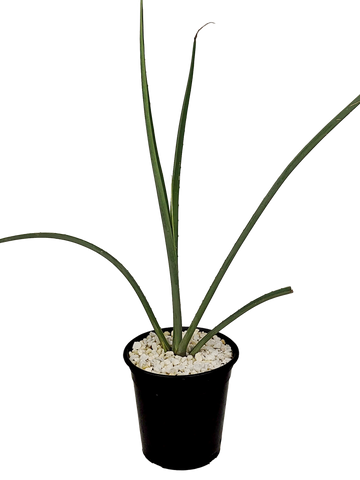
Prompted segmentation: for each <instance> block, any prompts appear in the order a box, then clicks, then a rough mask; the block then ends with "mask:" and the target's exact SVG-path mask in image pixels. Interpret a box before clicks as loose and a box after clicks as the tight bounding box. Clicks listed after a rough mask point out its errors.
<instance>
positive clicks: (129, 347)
mask: <svg viewBox="0 0 360 480" xmlns="http://www.w3.org/2000/svg"><path fill="white" fill-rule="evenodd" d="M188 328H189V327H182V330H187V329H188ZM198 328H199V327H198ZM161 330H162V331H163V332H166V331H171V330H173V327H170V328H162V329H161ZM199 330H200V331H203V332H206V333H208V332H210V329H209V328H205V327H200V328H199ZM152 332H155V330H149V331H148V332H144V333H141V334H140V335H137V336H136V337H135V338H133V339H132V340H130V342H128V344H127V345H126V347H125V348H124V352H123V358H124V361H125V363H126V365H127V366H128V367H129V368H130V370H131V371H132V372H133V373H135V374H137V375H145V377H146V376H148V378H161V379H164V380H165V379H174V378H176V379H178V380H177V381H179V379H180V380H182V381H183V380H184V379H186V380H188V379H190V378H199V377H206V376H209V375H213V374H214V372H219V371H220V370H222V369H224V368H226V369H229V370H231V369H232V367H233V366H234V365H235V363H236V362H237V361H238V359H239V355H240V352H239V348H238V346H237V345H236V343H235V342H234V340H232V339H231V338H229V337H228V336H227V335H224V334H223V333H221V332H219V333H217V334H216V335H217V336H218V337H219V338H221V339H223V340H225V342H226V344H228V345H230V346H231V350H232V353H233V356H232V359H231V360H230V361H229V362H227V363H225V364H224V365H221V367H217V368H214V369H213V370H208V371H207V372H200V373H194V374H192V375H162V374H161V373H155V372H147V371H146V370H143V369H141V368H139V367H137V366H136V365H134V364H133V363H132V362H131V361H130V358H129V352H130V351H131V350H132V345H133V343H134V342H137V341H139V340H142V339H143V338H145V337H147V336H148V335H149V333H152ZM166 381H175V380H166Z"/></svg>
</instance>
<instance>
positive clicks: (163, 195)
mask: <svg viewBox="0 0 360 480" xmlns="http://www.w3.org/2000/svg"><path fill="white" fill-rule="evenodd" d="M202 28H203V27H202ZM200 30H201V29H200ZM200 30H199V31H200ZM199 31H198V32H197V33H196V35H195V38H194V43H193V51H192V57H191V65H190V72H189V78H188V83H187V87H186V91H185V97H184V103H183V109H182V112H181V118H180V122H179V129H178V136H177V143H176V152H175V159H174V168H173V177H172V185H171V198H170V199H169V198H168V194H167V191H166V187H165V182H164V178H163V173H162V168H161V164H160V160H159V156H158V152H157V146H156V139H155V132H154V126H153V122H152V114H151V106H150V98H149V91H148V85H147V75H146V65H145V47H144V43H145V42H144V22H143V6H142V2H141V21H140V58H141V80H142V93H143V103H144V113H145V122H146V128H147V136H148V142H149V150H150V158H151V163H152V168H153V173H154V180H155V185H156V191H157V196H158V202H159V209H160V214H161V219H162V224H163V230H164V238H165V243H166V251H167V257H168V263H169V272H170V280H171V291H172V305H173V325H172V326H171V327H167V328H161V327H160V325H159V323H158V321H157V319H156V317H155V315H154V313H153V310H152V308H151V307H150V305H149V303H148V301H147V299H146V297H145V295H144V293H143V291H142V289H141V288H140V286H139V285H138V283H137V282H136V280H135V279H134V277H133V276H132V275H131V274H130V272H129V271H128V270H127V269H126V268H125V267H124V265H123V264H122V263H120V262H119V261H118V260H117V259H116V258H115V257H113V256H112V255H110V254H109V253H107V252H106V251H104V250H103V249H101V248H99V247H97V246H96V245H94V244H92V243H90V242H88V241H85V240H82V239H80V238H77V237H74V236H70V235H67V234H60V233H48V232H39V233H28V234H21V235H14V236H10V237H5V238H2V239H0V243H4V242H9V241H13V240H20V239H27V238H54V239H59V240H65V241H68V242H72V243H76V244H79V245H81V246H84V247H86V248H88V249H90V250H92V251H94V252H96V253H98V254H99V255H101V256H102V257H104V258H105V259H107V260H108V261H109V262H111V263H112V264H113V265H114V266H115V267H116V268H117V269H118V270H119V271H120V272H121V273H122V274H123V275H124V276H125V278H126V279H127V280H128V282H129V283H130V285H131V286H132V287H133V289H134V291H135V293H136V294H137V296H138V298H139V300H140V301H141V304H142V306H143V307H144V310H145V312H146V314H147V316H148V317H149V320H150V322H151V324H152V327H153V332H152V333H153V334H154V335H156V341H154V342H153V343H155V347H154V348H153V347H151V349H152V350H159V351H160V352H161V353H160V356H161V355H162V356H163V357H162V358H164V356H166V354H168V358H172V357H175V356H177V357H180V359H181V358H184V359H187V360H190V361H193V360H194V358H196V355H197V354H200V355H201V351H204V350H201V349H202V348H204V347H205V344H206V343H209V342H214V340H213V338H214V336H215V335H216V336H218V338H219V341H217V340H215V343H216V342H218V343H221V344H222V345H224V344H226V345H230V346H231V349H232V357H228V358H230V360H229V361H228V362H226V363H224V364H223V365H222V366H220V367H218V368H215V369H210V370H206V371H201V370H200V371H199V372H197V371H195V372H194V371H193V370H190V371H189V372H188V373H189V375H188V374H183V373H184V372H178V374H176V373H174V372H173V371H171V370H172V369H173V370H176V369H175V368H173V367H171V368H170V371H168V372H166V371H160V372H157V371H156V370H155V369H154V367H151V366H148V363H147V362H148V358H143V359H142V361H143V365H142V366H141V365H140V366H136V365H134V362H135V363H136V361H137V360H141V355H145V357H149V355H147V353H146V350H149V349H150V347H146V348H145V349H144V350H145V353H144V354H140V355H139V352H141V351H142V350H143V348H142V345H141V341H142V340H144V339H145V338H146V337H148V336H149V335H150V332H146V333H143V334H141V335H139V336H138V337H136V338H134V339H132V340H131V341H130V342H129V343H128V345H127V346H126V347H125V350H124V360H125V362H126V363H127V365H128V366H129V368H130V369H131V372H132V375H133V379H134V386H135V392H136V394H137V405H138V412H139V421H140V430H141V434H142V441H143V450H144V453H145V455H146V456H147V458H149V460H151V461H153V462H154V463H157V464H159V465H162V466H164V467H167V468H173V469H189V468H197V467H200V466H203V465H205V464H207V463H209V462H210V461H211V460H212V459H213V458H215V457H216V456H217V455H218V453H219V451H220V442H221V433H222V425H223V419H224V411H225V404H226V395H227V386H228V380H229V378H230V373H231V368H232V367H233V365H234V363H235V362H236V361H237V359H238V349H237V346H236V344H235V343H234V342H233V341H232V340H230V339H229V338H228V337H226V336H224V335H222V334H219V332H220V331H221V330H222V329H223V328H224V327H226V326H227V325H228V324H229V323H231V322H233V321H234V320H235V319H237V318H239V317H240V316H241V315H243V314H244V313H246V312H247V311H249V310H250V309H252V308H254V307H255V306H258V305H260V304H261V303H264V302H266V301H268V300H271V299H274V298H276V297H279V296H282V295H287V294H289V293H292V289H291V287H285V288H280V289H277V290H275V291H272V292H269V293H265V294H264V295H262V296H260V297H258V298H256V299H255V300H253V301H252V302H250V303H248V304H246V305H245V306H243V307H241V308H240V309H239V310H237V311H236V312H234V313H233V314H232V315H230V316H229V317H227V318H226V319H225V320H223V321H222V322H221V323H219V324H218V325H217V326H216V327H215V328H213V329H211V330H209V329H205V328H202V330H203V331H204V332H205V335H203V336H201V335H199V334H198V331H197V327H198V325H199V322H200V320H201V318H202V316H203V314H204V312H205V310H206V308H207V306H208V305H209V302H210V301H211V299H212V297H213V295H214V293H215V291H216V290H217V288H218V286H219V284H220V282H221V280H222V278H223V277H224V275H225V273H226V271H227V269H228V267H229V266H230V264H231V262H232V260H233V259H234V257H235V255H236V254H237V252H238V251H239V249H240V247H241V246H242V244H243V242H244V241H245V239H246V238H247V236H248V234H249V233H250V231H251V230H252V228H253V227H254V225H255V224H256V222H257V220H258V219H259V217H260V216H261V214H262V213H263V211H264V210H265V208H266V207H267V205H268V204H269V202H270V201H271V199H272V198H273V197H274V195H275V193H276V192H277V191H278V190H279V188H280V187H281V185H282V184H283V183H284V181H285V180H286V179H287V178H288V176H289V175H290V174H291V173H292V171H293V170H294V169H295V168H296V167H297V166H298V165H299V163H300V162H301V161H302V160H303V159H304V158H305V156H306V155H307V154H308V153H309V152H310V151H311V150H312V149H313V148H314V147H315V146H316V145H317V144H318V143H319V142H320V141H321V140H322V139H323V138H324V137H325V136H326V135H327V134H328V133H329V132H330V131H331V130H332V129H334V128H335V127H336V126H337V125H338V124H339V123H340V122H341V121H342V120H343V119H344V118H345V117H346V116H347V115H348V114H349V113H351V111H353V110H354V109H355V108H356V107H357V106H358V104H359V103H360V95H359V96H358V97H356V98H355V99H354V100H353V101H352V102H350V103H349V105H347V106H346V107H345V108H344V109H343V110H342V111H341V112H340V113H339V114H338V115H336V116H335V117H334V118H333V119H332V120H331V121H330V122H329V123H328V124H327V125H326V126H325V127H324V128H323V129H322V130H321V131H320V132H319V133H318V134H317V135H316V136H315V137H314V138H313V139H312V140H311V141H310V142H309V143H308V144H307V145H306V146H305V147H304V148H303V149H302V150H301V151H300V152H299V154H298V155H297V156H296V157H295V158H294V159H293V160H292V161H291V162H290V164H289V165H288V166H287V167H286V169H285V170H284V171H283V173H282V174H281V175H280V176H279V178H278V179H277V180H276V182H275V183H274V185H273V186H272V187H271V189H270V190H269V192H268V193H267V195H266V196H265V197H264V199H263V201H262V202H261V203H260V205H259V207H258V208H257V209H256V211H255V213H254V214H253V216H252V217H251V219H250V220H249V222H248V223H247V225H246V226H245V228H244V230H243V232H242V233H241V235H240V236H239V238H238V239H237V241H236V242H235V244H234V246H233V248H232V249H231V251H230V253H229V255H228V256H227V257H226V259H225V261H224V263H223V265H222V266H221V268H220V270H219V272H218V274H217V275H216V277H215V279H214V281H213V283H212V284H211V285H210V288H209V290H208V292H207V294H206V295H205V297H204V299H203V301H202V303H201V305H200V306H199V309H198V311H197V313H196V315H195V317H194V319H193V320H192V322H191V323H190V324H189V326H188V327H183V322H182V316H181V304H180V289H179V278H178V213H179V211H178V208H179V188H180V168H181V160H182V147H183V139H184V133H185V126H186V119H187V110H188V105H189V99H190V93H191V87H192V79H193V72H194V62H195V53H196V42H197V35H198V33H199ZM171 329H172V332H171V333H170V330H171ZM185 331H186V333H185ZM166 332H168V333H166ZM194 334H195V335H198V338H197V341H196V344H195V345H191V344H190V342H191V340H192V339H193V338H194ZM218 334H219V335H218ZM154 335H150V337H151V338H153V339H154V338H155V337H154ZM139 343H140V345H138V344H139ZM135 344H136V345H135ZM212 345H213V343H212ZM189 346H191V348H190V349H189ZM222 348H223V347H222V346H221V345H220V346H219V350H221V349H222ZM132 350H134V351H135V353H133V354H131V351H132ZM222 351H223V350H222ZM150 353H152V352H150ZM131 357H133V358H131ZM137 357H139V358H137ZM198 358H199V357H198ZM180 359H179V358H177V360H178V361H179V362H180V361H182V360H180ZM210 362H211V361H210ZM210 362H208V363H210ZM167 365H169V364H167ZM174 365H175V364H174ZM191 395H193V396H194V397H195V398H197V399H200V400H202V401H203V403H204V404H206V405H207V407H208V410H206V411H205V413H204V423H203V425H201V429H202V431H203V432H205V434H204V437H205V438H206V441H205V442H204V445H203V446H204V448H203V449H201V452H198V451H197V452H193V450H192V448H191V447H190V448H189V447H188V446H187V445H185V440H186V438H185V437H184V436H182V435H181V434H180V432H179V431H175V432H174V435H173V438H174V441H175V442H178V443H177V444H176V446H175V447H174V444H172V445H171V448H169V449H167V446H168V441H167V439H166V438H165V436H164V434H163V432H162V431H159V428H158V423H157V421H156V420H157V418H158V416H159V415H163V414H164V409H165V408H167V407H168V408H169V410H168V411H170V412H171V411H178V410H179V408H180V406H181V405H182V406H183V407H184V408H185V406H184V403H185V402H186V399H187V398H189V396H191ZM215 397H216V398H215ZM174 399H176V400H177V401H178V402H179V404H174V403H173V402H174ZM184 412H185V413H184ZM191 412H192V409H190V408H189V409H188V410H186V409H185V410H183V422H189V425H191V417H190V415H191ZM184 430H186V428H184ZM164 450H165V451H164ZM179 452H180V453H179Z"/></svg>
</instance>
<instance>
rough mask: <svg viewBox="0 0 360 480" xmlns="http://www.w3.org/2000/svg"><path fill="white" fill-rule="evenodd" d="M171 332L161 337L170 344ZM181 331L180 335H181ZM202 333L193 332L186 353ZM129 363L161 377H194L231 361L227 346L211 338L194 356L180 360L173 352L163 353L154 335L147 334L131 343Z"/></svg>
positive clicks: (216, 338) (215, 338)
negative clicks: (138, 340)
mask: <svg viewBox="0 0 360 480" xmlns="http://www.w3.org/2000/svg"><path fill="white" fill-rule="evenodd" d="M172 333H173V332H171V333H170V332H164V335H165V338H166V340H167V341H168V343H169V344H170V345H172ZM184 335H185V332H183V336H184ZM205 335H206V332H200V331H199V330H198V329H196V330H195V332H194V334H193V337H192V339H191V341H190V343H189V346H188V352H190V351H191V350H192V348H194V346H195V345H196V344H197V343H198V341H199V340H201V338H203V337H204V336H205ZM129 358H130V361H131V362H132V363H133V364H134V365H136V366H137V367H139V368H141V369H142V370H146V371H147V372H153V373H158V374H161V375H194V374H196V373H202V372H207V371H209V370H214V369H215V368H219V367H221V366H222V365H225V364H226V363H228V362H229V361H230V360H231V359H232V350H231V347H230V345H227V344H226V343H225V340H221V339H220V338H219V337H218V336H217V335H214V336H213V337H212V339H211V340H209V341H208V342H206V343H205V345H204V346H203V347H202V348H201V349H200V351H199V352H198V353H196V354H195V356H192V355H189V354H187V355H186V356H184V357H181V356H180V355H174V352H172V351H169V352H166V353H165V352H164V349H163V348H162V346H161V345H160V341H159V339H158V336H157V335H156V333H153V332H151V333H150V334H149V335H148V336H147V337H146V338H144V339H143V340H141V341H140V342H134V344H133V349H132V351H131V352H130V354H129Z"/></svg>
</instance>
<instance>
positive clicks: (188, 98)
mask: <svg viewBox="0 0 360 480" xmlns="http://www.w3.org/2000/svg"><path fill="white" fill-rule="evenodd" d="M217 24H218V22H217V20H214V19H210V20H206V21H205V22H202V23H201V24H200V25H199V26H198V27H197V28H196V29H195V31H194V33H193V35H192V37H191V42H190V51H189V59H188V65H187V70H186V76H185V83H184V88H183V92H182V96H181V101H180V107H179V112H178V116H177V120H176V128H175V136H174V144H173V153H172V159H171V165H172V168H171V170H172V177H171V190H170V218H171V225H172V229H173V233H174V240H175V241H176V239H177V238H178V236H180V235H181V224H182V222H181V218H179V213H180V210H181V183H182V177H183V171H184V160H185V150H186V140H187V134H188V129H189V121H190V109H191V105H192V99H193V96H194V88H195V79H196V70H197V59H198V56H199V40H200V35H201V34H202V33H203V32H204V31H205V29H206V28H209V27H212V26H214V27H216V26H217Z"/></svg>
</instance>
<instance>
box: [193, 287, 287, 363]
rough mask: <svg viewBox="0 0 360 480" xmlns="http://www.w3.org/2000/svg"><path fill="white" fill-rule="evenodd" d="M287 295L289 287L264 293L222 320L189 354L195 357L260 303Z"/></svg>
mask: <svg viewBox="0 0 360 480" xmlns="http://www.w3.org/2000/svg"><path fill="white" fill-rule="evenodd" d="M289 293H293V291H292V289H291V287H285V288H280V289H279V290H275V291H274V292H270V293H266V294H265V295H263V296H262V297H259V298H256V299H255V300H253V301H252V302H250V303H248V304H247V305H245V306H244V307H242V308H240V309H239V310H237V311H236V312H235V313H233V314H232V315H230V316H229V317H227V318H226V319H225V320H223V321H222V322H221V323H219V325H217V326H216V327H215V328H213V329H212V330H211V331H210V332H209V333H207V334H206V335H205V337H203V338H202V339H201V340H200V342H198V343H197V344H196V345H195V347H194V348H193V349H192V350H191V352H190V354H191V355H195V354H196V353H197V352H198V351H199V350H200V348H201V347H202V346H203V345H205V343H206V342H208V341H209V340H210V339H211V338H212V337H213V336H214V335H216V334H217V333H219V332H220V330H222V329H223V328H225V327H226V326H227V325H229V323H231V322H233V321H234V320H236V319H237V318H239V317H240V316H241V315H243V314H244V313H246V312H248V311H249V310H251V309H252V308H254V307H256V306H258V305H260V304H261V303H264V302H267V301H268V300H271V299H273V298H276V297H280V296H282V295H288V294H289Z"/></svg>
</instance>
